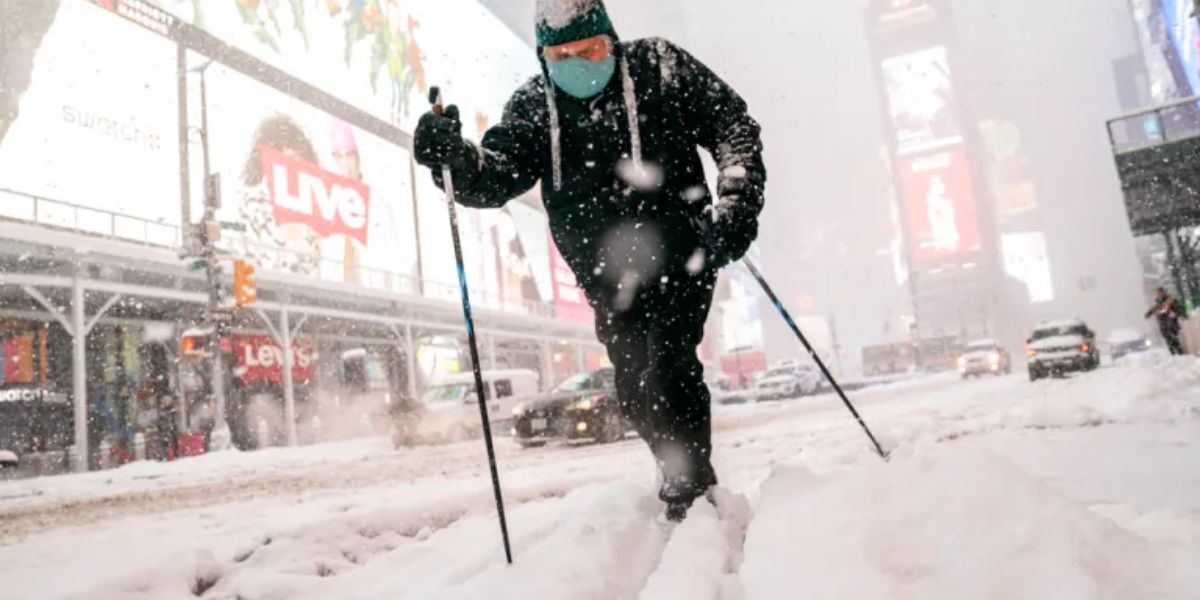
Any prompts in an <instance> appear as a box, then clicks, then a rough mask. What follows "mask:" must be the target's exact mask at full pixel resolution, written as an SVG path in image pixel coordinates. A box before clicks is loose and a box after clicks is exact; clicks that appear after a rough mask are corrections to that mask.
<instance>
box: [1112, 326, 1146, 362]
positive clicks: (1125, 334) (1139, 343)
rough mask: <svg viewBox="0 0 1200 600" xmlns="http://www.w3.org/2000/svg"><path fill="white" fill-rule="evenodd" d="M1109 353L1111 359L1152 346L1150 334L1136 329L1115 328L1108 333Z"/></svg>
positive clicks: (1139, 351)
mask: <svg viewBox="0 0 1200 600" xmlns="http://www.w3.org/2000/svg"><path fill="white" fill-rule="evenodd" d="M1108 345H1109V353H1110V354H1112V359H1113V360H1118V359H1121V358H1124V357H1126V356H1129V355H1131V354H1138V353H1141V352H1147V351H1149V350H1150V349H1152V348H1154V342H1153V341H1151V340H1150V336H1148V335H1146V334H1145V333H1144V332H1142V331H1139V330H1137V329H1117V330H1115V331H1113V332H1112V333H1110V334H1109V335H1108Z"/></svg>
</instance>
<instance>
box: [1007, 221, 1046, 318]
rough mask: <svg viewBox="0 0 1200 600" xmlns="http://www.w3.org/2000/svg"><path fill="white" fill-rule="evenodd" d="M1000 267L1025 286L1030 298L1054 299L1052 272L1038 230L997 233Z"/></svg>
mask: <svg viewBox="0 0 1200 600" xmlns="http://www.w3.org/2000/svg"><path fill="white" fill-rule="evenodd" d="M1000 245H1001V248H1002V249H1003V252H1004V271H1005V272H1006V273H1008V274H1009V276H1011V277H1012V278H1014V279H1017V280H1019V281H1021V282H1022V283H1024V284H1025V287H1026V288H1028V289H1029V299H1030V301H1032V302H1035V303H1039V302H1053V301H1054V276H1053V274H1052V273H1051V270H1050V256H1049V253H1048V252H1047V251H1046V234H1044V233H1042V232H1028V233H1006V234H1004V235H1002V236H1000Z"/></svg>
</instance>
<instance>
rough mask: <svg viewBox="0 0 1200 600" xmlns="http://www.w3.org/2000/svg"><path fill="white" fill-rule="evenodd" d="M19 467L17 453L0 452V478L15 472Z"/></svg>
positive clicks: (9, 451)
mask: <svg viewBox="0 0 1200 600" xmlns="http://www.w3.org/2000/svg"><path fill="white" fill-rule="evenodd" d="M19 466H21V460H20V459H19V458H18V457H17V453H16V452H13V451H11V450H0V478H3V477H4V476H5V475H7V474H9V473H11V472H14V471H16V470H17V467H19Z"/></svg>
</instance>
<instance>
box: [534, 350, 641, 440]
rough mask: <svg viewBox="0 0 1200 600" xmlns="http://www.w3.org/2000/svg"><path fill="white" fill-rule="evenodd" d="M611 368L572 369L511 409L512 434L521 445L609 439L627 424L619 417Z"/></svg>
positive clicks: (619, 435)
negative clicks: (553, 384)
mask: <svg viewBox="0 0 1200 600" xmlns="http://www.w3.org/2000/svg"><path fill="white" fill-rule="evenodd" d="M615 377H616V376H615V374H614V371H613V370H612V369H599V370H596V371H590V372H583V373H576V374H575V375H572V376H571V377H569V378H568V379H567V380H566V381H564V382H562V383H560V384H558V386H556V387H555V388H554V389H553V390H551V391H550V392H549V393H547V394H545V395H542V396H538V397H535V398H533V399H531V400H527V401H525V402H522V403H520V404H518V405H517V406H516V407H514V408H513V411H512V417H513V422H512V437H513V439H514V440H516V442H517V444H518V445H520V446H521V447H522V448H530V447H537V446H543V445H545V444H546V443H547V442H550V441H554V440H567V441H582V440H593V441H596V442H598V443H612V442H616V441H619V440H622V439H624V438H625V434H626V432H628V431H630V429H631V427H629V425H628V424H627V423H626V422H625V419H624V418H622V417H621V405H620V402H619V401H618V400H617V389H616V382H615Z"/></svg>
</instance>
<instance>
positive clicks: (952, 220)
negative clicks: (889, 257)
mask: <svg viewBox="0 0 1200 600" xmlns="http://www.w3.org/2000/svg"><path fill="white" fill-rule="evenodd" d="M897 168H898V169H900V180H901V182H902V183H901V185H902V186H903V187H902V191H903V197H904V207H905V218H906V221H907V223H906V226H907V231H908V239H909V242H910V245H911V247H912V258H913V259H914V260H916V261H935V260H941V259H947V258H954V257H961V256H964V255H969V254H971V253H974V252H979V251H980V249H981V246H982V239H981V235H980V230H979V215H978V208H977V202H976V199H975V192H974V188H973V186H972V182H971V173H970V168H969V167H968V165H967V153H966V150H965V149H964V148H963V147H962V146H956V147H954V148H950V149H946V150H938V151H934V152H930V153H927V154H921V155H915V156H908V157H903V158H901V159H900V160H899V161H898V162H897Z"/></svg>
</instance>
